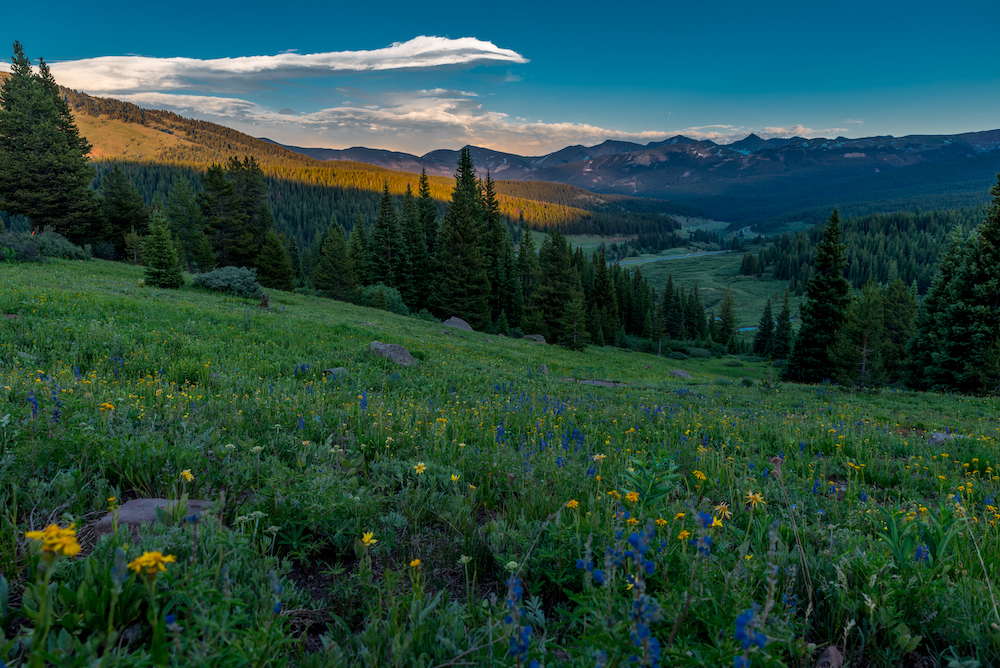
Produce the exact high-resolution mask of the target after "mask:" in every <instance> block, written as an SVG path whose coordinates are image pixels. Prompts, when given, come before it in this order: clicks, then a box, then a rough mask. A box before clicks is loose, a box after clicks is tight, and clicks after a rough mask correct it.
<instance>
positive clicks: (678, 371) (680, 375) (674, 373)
mask: <svg viewBox="0 0 1000 668" xmlns="http://www.w3.org/2000/svg"><path fill="white" fill-rule="evenodd" d="M670 375H671V376H673V377H675V378H690V377H691V374H689V373H688V372H687V371H684V370H683V369H674V370H673V371H671V372H670Z"/></svg>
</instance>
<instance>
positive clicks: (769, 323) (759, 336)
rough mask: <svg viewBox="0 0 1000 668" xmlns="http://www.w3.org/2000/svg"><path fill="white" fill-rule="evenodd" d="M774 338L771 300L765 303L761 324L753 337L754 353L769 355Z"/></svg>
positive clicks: (763, 355) (762, 355)
mask: <svg viewBox="0 0 1000 668" xmlns="http://www.w3.org/2000/svg"><path fill="white" fill-rule="evenodd" d="M773 338H774V314H773V313H772V312H771V300H770V299H768V300H767V304H765V305H764V312H763V313H762V314H761V316H760V324H758V325H757V332H756V333H755V334H754V337H753V354H754V355H760V356H761V357H767V356H768V355H770V354H771V341H772V339H773Z"/></svg>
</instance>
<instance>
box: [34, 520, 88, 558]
mask: <svg viewBox="0 0 1000 668" xmlns="http://www.w3.org/2000/svg"><path fill="white" fill-rule="evenodd" d="M24 535H25V537H27V538H30V539H31V540H40V541H42V552H47V553H49V554H61V555H64V556H67V557H72V556H75V555H76V554H78V553H79V552H80V544H79V543H78V542H76V525H75V524H70V525H69V526H68V527H66V528H65V529H61V528H59V525H57V524H50V525H49V526H47V527H45V529H43V530H42V531H29V532H27V533H25V534H24Z"/></svg>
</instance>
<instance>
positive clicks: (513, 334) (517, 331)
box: [507, 327, 524, 339]
mask: <svg viewBox="0 0 1000 668" xmlns="http://www.w3.org/2000/svg"><path fill="white" fill-rule="evenodd" d="M507 336H508V337H510V338H512V339H523V338H524V332H522V331H521V328H520V327H511V328H510V330H509V331H508V332H507Z"/></svg>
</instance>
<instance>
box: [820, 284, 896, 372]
mask: <svg viewBox="0 0 1000 668" xmlns="http://www.w3.org/2000/svg"><path fill="white" fill-rule="evenodd" d="M884 323H885V311H884V302H883V298H882V289H881V288H880V287H879V286H878V285H876V284H875V283H873V282H872V281H871V279H869V280H868V282H867V283H865V285H864V287H863V288H862V289H861V290H860V291H858V292H857V293H856V294H855V295H854V296H853V298H852V299H851V302H850V304H849V305H848V307H847V313H846V315H845V319H844V325H843V326H842V327H841V328H840V331H839V332H838V333H837V338H836V340H835V341H834V343H833V345H832V346H830V349H829V352H830V362H831V364H832V365H833V369H834V376H833V377H834V379H835V380H836V381H837V382H838V383H841V384H844V385H856V386H858V387H860V388H861V389H866V388H870V387H873V386H877V385H881V384H882V383H883V382H884V381H885V367H884V366H883V364H882V351H883V341H884V339H885V333H884V332H885V330H884V328H883V326H884Z"/></svg>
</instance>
